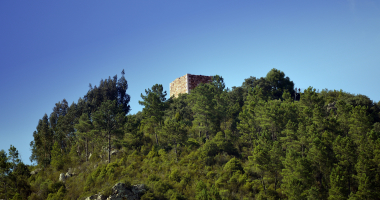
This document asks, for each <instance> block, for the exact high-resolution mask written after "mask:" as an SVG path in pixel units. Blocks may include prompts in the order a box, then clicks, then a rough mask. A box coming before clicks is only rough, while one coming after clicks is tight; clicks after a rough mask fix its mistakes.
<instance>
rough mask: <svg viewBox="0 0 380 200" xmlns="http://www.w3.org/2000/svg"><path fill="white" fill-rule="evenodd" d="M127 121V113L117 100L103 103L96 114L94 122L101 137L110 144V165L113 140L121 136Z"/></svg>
mask: <svg viewBox="0 0 380 200" xmlns="http://www.w3.org/2000/svg"><path fill="white" fill-rule="evenodd" d="M124 121H125V113H124V111H123V109H122V107H121V106H117V103H116V100H114V101H110V100H108V101H106V102H103V103H102V105H101V106H100V108H99V109H98V111H96V112H95V113H94V116H93V122H94V126H95V128H96V129H97V130H99V136H100V137H102V138H104V139H106V141H107V143H108V148H107V150H108V163H110V162H111V140H112V139H113V137H114V136H120V135H121V134H122V131H121V130H120V128H121V127H123V125H124Z"/></svg>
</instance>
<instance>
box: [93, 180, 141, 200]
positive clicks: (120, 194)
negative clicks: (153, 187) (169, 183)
mask: <svg viewBox="0 0 380 200" xmlns="http://www.w3.org/2000/svg"><path fill="white" fill-rule="evenodd" d="M145 191H146V187H145V185H144V184H139V185H133V186H131V187H127V186H126V185H125V184H124V183H117V184H115V185H114V186H113V187H112V195H110V196H109V197H108V198H106V197H105V196H101V195H93V196H90V197H87V198H86V200H92V199H97V200H105V199H106V200H124V199H128V200H138V199H140V197H141V196H142V195H143V194H144V193H145Z"/></svg>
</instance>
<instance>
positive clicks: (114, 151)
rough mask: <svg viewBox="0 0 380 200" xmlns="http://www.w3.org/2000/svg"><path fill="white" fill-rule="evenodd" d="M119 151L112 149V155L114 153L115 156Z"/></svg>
mask: <svg viewBox="0 0 380 200" xmlns="http://www.w3.org/2000/svg"><path fill="white" fill-rule="evenodd" d="M117 153H119V151H118V150H112V151H111V155H113V156H114V155H116V154H117Z"/></svg>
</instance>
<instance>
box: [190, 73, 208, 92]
mask: <svg viewBox="0 0 380 200" xmlns="http://www.w3.org/2000/svg"><path fill="white" fill-rule="evenodd" d="M211 79H212V76H202V75H192V74H189V76H188V80H187V82H188V88H189V89H188V92H190V91H191V90H192V89H194V88H195V87H197V85H199V84H200V83H209V82H211Z"/></svg>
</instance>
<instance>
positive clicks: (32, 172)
mask: <svg viewBox="0 0 380 200" xmlns="http://www.w3.org/2000/svg"><path fill="white" fill-rule="evenodd" d="M41 170H42V169H41V168H37V169H35V170H33V171H31V172H30V175H35V174H38V172H40V171H41Z"/></svg>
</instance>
